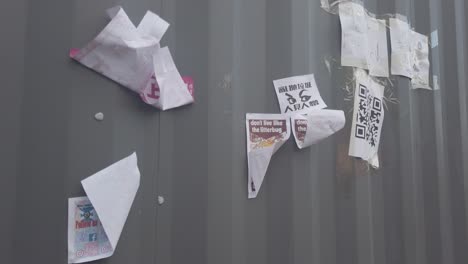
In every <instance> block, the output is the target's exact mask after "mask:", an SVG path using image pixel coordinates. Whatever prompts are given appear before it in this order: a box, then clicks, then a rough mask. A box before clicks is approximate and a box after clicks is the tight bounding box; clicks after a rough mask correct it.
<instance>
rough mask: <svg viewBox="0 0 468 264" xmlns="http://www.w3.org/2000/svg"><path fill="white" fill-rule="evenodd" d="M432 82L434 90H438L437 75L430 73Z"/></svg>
mask: <svg viewBox="0 0 468 264" xmlns="http://www.w3.org/2000/svg"><path fill="white" fill-rule="evenodd" d="M432 82H433V83H434V90H435V91H437V90H440V85H439V76H438V75H436V74H434V75H432Z"/></svg>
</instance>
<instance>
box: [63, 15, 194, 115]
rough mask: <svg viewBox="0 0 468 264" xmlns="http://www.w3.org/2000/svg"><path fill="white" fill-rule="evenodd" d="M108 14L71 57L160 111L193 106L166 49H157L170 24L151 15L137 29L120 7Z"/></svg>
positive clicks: (72, 51)
mask: <svg viewBox="0 0 468 264" xmlns="http://www.w3.org/2000/svg"><path fill="white" fill-rule="evenodd" d="M107 13H108V15H109V17H110V18H111V21H110V22H109V24H108V25H107V26H106V27H105V28H104V29H103V30H102V31H101V33H99V34H98V36H97V37H96V38H95V39H94V40H92V41H91V42H90V43H89V44H88V45H86V47H84V48H82V49H72V50H71V51H70V57H72V58H73V59H75V60H77V61H78V62H80V63H81V64H83V65H84V66H86V67H88V68H91V69H93V70H95V71H97V72H99V73H101V74H102V75H104V76H106V77H108V78H110V79H111V80H113V81H115V82H117V83H119V84H121V85H123V86H125V87H127V88H129V89H130V90H132V91H134V92H136V93H138V94H140V96H141V97H142V99H143V100H144V101H145V102H146V103H148V104H150V105H153V106H155V107H157V108H159V109H162V110H168V109H171V108H175V107H179V106H181V105H184V104H188V103H192V102H193V97H191V96H190V93H188V92H187V86H186V85H184V83H183V81H182V78H181V76H180V74H179V72H178V71H177V68H176V67H175V64H174V61H173V59H172V56H171V55H170V52H169V50H168V48H167V47H165V48H160V44H159V42H160V40H161V38H162V37H163V35H164V33H165V32H166V31H167V29H168V27H169V24H168V23H167V22H166V21H164V20H163V19H162V18H160V17H159V16H158V15H156V14H154V13H152V12H150V11H147V12H146V14H145V16H144V17H143V19H142V20H141V22H140V24H139V25H138V27H135V25H133V23H132V22H131V21H130V19H129V18H128V16H127V14H126V13H125V11H124V10H123V9H122V8H121V7H120V6H117V7H114V8H111V9H109V10H107ZM158 75H159V76H158ZM158 79H159V80H158ZM155 83H158V85H155ZM156 86H158V89H160V90H159V91H156ZM182 87H183V88H182ZM156 92H157V93H158V95H156ZM171 96H175V97H176V98H170V97H171ZM145 99H146V100H145Z"/></svg>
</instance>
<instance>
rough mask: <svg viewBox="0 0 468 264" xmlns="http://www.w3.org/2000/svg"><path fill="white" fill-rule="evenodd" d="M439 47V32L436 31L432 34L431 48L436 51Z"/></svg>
mask: <svg viewBox="0 0 468 264" xmlns="http://www.w3.org/2000/svg"><path fill="white" fill-rule="evenodd" d="M437 46H439V32H438V31H437V29H436V30H434V31H432V33H431V48H432V49H435V48H437Z"/></svg>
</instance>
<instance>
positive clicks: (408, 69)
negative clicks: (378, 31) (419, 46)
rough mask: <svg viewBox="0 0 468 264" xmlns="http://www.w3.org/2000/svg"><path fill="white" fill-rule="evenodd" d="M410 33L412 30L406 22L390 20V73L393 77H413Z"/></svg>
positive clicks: (395, 19)
mask: <svg viewBox="0 0 468 264" xmlns="http://www.w3.org/2000/svg"><path fill="white" fill-rule="evenodd" d="M411 32H412V30H411V29H410V26H409V24H408V23H407V22H406V21H403V20H400V19H397V18H390V38H391V41H390V42H391V50H392V55H391V58H392V66H391V71H392V74H393V75H401V76H405V77H408V78H412V77H413V69H412V65H413V64H412V63H411V61H412V52H411V45H412V43H411Z"/></svg>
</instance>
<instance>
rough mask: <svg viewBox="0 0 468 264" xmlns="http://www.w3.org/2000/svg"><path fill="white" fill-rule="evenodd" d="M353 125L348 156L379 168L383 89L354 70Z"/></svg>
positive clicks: (364, 73)
mask: <svg viewBox="0 0 468 264" xmlns="http://www.w3.org/2000/svg"><path fill="white" fill-rule="evenodd" d="M355 76H356V88H355V92H354V111H353V124H352V126H351V137H350V143H349V155H350V156H352V157H357V158H361V159H363V160H365V161H367V162H369V164H370V165H371V166H372V167H374V168H379V158H378V150H379V143H380V135H381V133H382V124H383V120H384V108H383V96H384V89H385V88H384V87H383V86H382V85H380V84H378V83H377V82H375V81H374V80H372V78H370V77H369V76H368V75H367V73H366V72H365V71H363V70H359V69H358V70H356V74H355Z"/></svg>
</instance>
